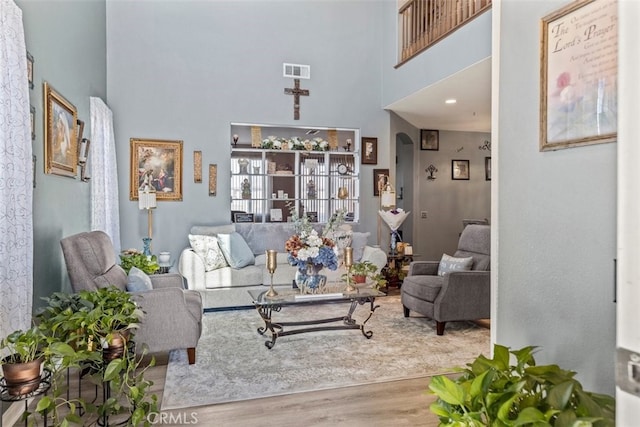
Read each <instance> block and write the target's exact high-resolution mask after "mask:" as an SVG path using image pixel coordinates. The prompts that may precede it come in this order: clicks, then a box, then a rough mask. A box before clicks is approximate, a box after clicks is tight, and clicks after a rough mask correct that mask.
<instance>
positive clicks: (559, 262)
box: [493, 0, 617, 394]
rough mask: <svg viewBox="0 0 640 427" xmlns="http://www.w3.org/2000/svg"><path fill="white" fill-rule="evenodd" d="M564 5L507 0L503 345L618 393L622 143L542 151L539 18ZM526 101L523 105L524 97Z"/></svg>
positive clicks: (502, 116)
mask: <svg viewBox="0 0 640 427" xmlns="http://www.w3.org/2000/svg"><path fill="white" fill-rule="evenodd" d="M565 5H566V2H565V1H545V2H536V1H514V0H508V1H503V2H502V16H501V28H500V45H501V47H500V58H501V59H502V60H501V64H500V89H499V90H500V99H499V105H500V108H499V123H500V126H499V129H497V131H498V138H499V164H498V165H497V167H498V168H499V171H500V174H499V182H498V185H499V190H498V191H499V201H498V203H499V206H498V209H499V212H498V217H499V225H498V230H499V251H500V252H499V259H498V265H499V277H498V295H497V304H498V305H497V312H498V318H497V319H496V320H497V322H493V324H494V325H496V327H497V330H496V336H497V341H498V342H499V343H501V344H505V345H509V346H512V347H515V348H519V347H522V346H525V345H538V346H541V347H542V350H541V351H540V353H539V355H538V357H537V361H538V363H557V364H559V365H560V366H561V367H563V368H565V369H572V370H575V371H577V372H578V377H577V378H578V379H579V380H581V381H583V384H584V385H585V387H586V388H587V389H592V390H595V391H599V392H604V393H610V394H612V393H613V391H614V368H613V362H614V354H615V353H614V349H615V304H613V303H612V300H613V277H614V268H613V258H614V257H615V253H616V252H615V250H616V237H615V232H616V150H617V144H615V143H613V144H604V145H594V146H588V147H579V148H571V149H566V150H559V151H554V152H544V153H541V152H539V151H538V125H539V120H540V115H539V112H538V106H539V98H540V97H539V94H538V87H539V81H540V75H539V48H540V44H539V43H540V41H539V33H540V31H539V23H540V18H542V17H543V16H545V15H546V14H548V13H550V12H551V11H554V10H556V9H558V8H560V7H562V6H565ZM523 100H526V102H523Z"/></svg>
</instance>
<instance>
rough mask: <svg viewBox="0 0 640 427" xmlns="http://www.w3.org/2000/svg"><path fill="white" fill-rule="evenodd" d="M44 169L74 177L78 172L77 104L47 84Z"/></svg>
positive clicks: (45, 89)
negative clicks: (75, 105)
mask: <svg viewBox="0 0 640 427" xmlns="http://www.w3.org/2000/svg"><path fill="white" fill-rule="evenodd" d="M44 104H45V105H44V123H45V127H44V131H45V132H44V172H45V173H48V174H56V175H62V176H68V177H72V178H75V177H76V175H77V172H78V169H77V167H78V113H77V110H76V107H74V105H73V104H72V103H70V102H69V101H67V100H66V99H65V98H64V97H63V96H62V95H60V94H59V93H58V92H56V91H55V90H54V89H53V88H52V87H51V86H50V85H49V84H48V83H47V82H45V83H44Z"/></svg>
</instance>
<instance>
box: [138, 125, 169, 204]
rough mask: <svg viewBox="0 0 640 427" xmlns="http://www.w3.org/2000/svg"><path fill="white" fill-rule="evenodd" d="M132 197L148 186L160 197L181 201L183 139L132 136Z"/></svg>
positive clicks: (161, 198)
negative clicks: (172, 139) (169, 139)
mask: <svg viewBox="0 0 640 427" xmlns="http://www.w3.org/2000/svg"><path fill="white" fill-rule="evenodd" d="M130 146H131V151H130V172H131V176H130V180H129V200H138V191H139V190H141V189H144V188H145V187H146V186H149V187H150V188H152V189H155V191H156V192H157V194H156V199H157V200H182V141H168V140H160V139H137V138H131V139H130Z"/></svg>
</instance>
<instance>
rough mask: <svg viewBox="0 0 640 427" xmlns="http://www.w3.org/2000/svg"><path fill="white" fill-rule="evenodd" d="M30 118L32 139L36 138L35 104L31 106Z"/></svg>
mask: <svg viewBox="0 0 640 427" xmlns="http://www.w3.org/2000/svg"><path fill="white" fill-rule="evenodd" d="M29 119H30V122H31V140H32V141H35V140H36V107H34V106H33V105H31V106H30V108H29Z"/></svg>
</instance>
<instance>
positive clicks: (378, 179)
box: [373, 169, 389, 197]
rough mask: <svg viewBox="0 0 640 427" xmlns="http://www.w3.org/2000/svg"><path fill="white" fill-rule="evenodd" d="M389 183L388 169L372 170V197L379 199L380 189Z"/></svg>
mask: <svg viewBox="0 0 640 427" xmlns="http://www.w3.org/2000/svg"><path fill="white" fill-rule="evenodd" d="M387 182H389V169H374V170H373V197H379V196H380V193H381V192H382V189H383V188H384V186H385V185H387Z"/></svg>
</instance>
